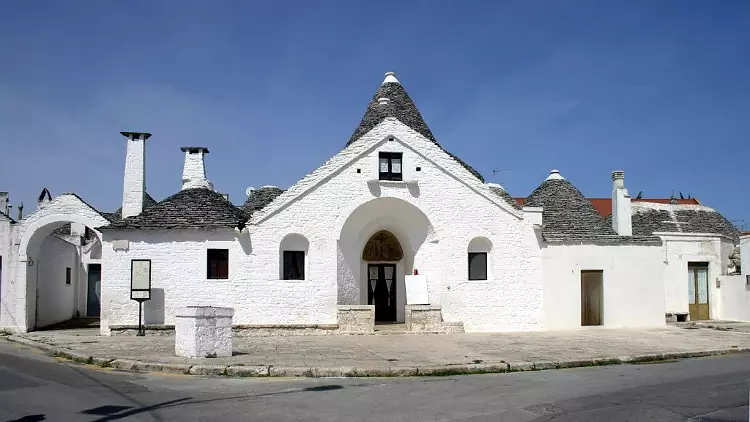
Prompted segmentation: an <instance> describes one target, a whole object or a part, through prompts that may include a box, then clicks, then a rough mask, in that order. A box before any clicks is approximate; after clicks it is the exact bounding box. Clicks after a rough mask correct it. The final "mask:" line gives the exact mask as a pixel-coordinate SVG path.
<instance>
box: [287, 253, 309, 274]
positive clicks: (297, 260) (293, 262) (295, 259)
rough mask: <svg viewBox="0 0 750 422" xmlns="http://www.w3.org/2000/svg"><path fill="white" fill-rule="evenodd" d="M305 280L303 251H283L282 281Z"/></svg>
mask: <svg viewBox="0 0 750 422" xmlns="http://www.w3.org/2000/svg"><path fill="white" fill-rule="evenodd" d="M304 279H305V251H284V280H304Z"/></svg>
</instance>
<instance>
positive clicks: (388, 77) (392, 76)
mask: <svg viewBox="0 0 750 422" xmlns="http://www.w3.org/2000/svg"><path fill="white" fill-rule="evenodd" d="M388 82H394V83H397V84H399V83H401V82H399V81H398V79H396V72H387V73H386V74H385V79H384V80H383V83H384V84H385V83H388ZM381 85H382V84H381Z"/></svg>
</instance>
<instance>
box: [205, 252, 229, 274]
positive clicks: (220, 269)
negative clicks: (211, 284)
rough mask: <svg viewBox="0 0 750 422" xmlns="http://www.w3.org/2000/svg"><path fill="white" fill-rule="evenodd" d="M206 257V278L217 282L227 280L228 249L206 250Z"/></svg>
mask: <svg viewBox="0 0 750 422" xmlns="http://www.w3.org/2000/svg"><path fill="white" fill-rule="evenodd" d="M206 255H207V256H206V258H207V259H206V261H207V269H206V272H207V274H206V278H209V279H218V280H226V279H228V278H229V249H208V250H207V251H206Z"/></svg>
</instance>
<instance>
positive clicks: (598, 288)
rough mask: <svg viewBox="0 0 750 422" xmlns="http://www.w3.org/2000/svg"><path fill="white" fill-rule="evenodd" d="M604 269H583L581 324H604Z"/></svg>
mask: <svg viewBox="0 0 750 422" xmlns="http://www.w3.org/2000/svg"><path fill="white" fill-rule="evenodd" d="M603 278H604V277H603V273H602V271H599V270H597V271H581V325H584V326H585V325H602V313H603V310H604V309H603V308H604V286H603Z"/></svg>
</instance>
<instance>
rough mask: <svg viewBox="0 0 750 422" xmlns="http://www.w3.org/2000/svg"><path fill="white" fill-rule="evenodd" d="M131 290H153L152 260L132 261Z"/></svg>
mask: <svg viewBox="0 0 750 422" xmlns="http://www.w3.org/2000/svg"><path fill="white" fill-rule="evenodd" d="M130 290H133V291H136V290H151V260H150V259H134V260H132V261H130Z"/></svg>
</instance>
